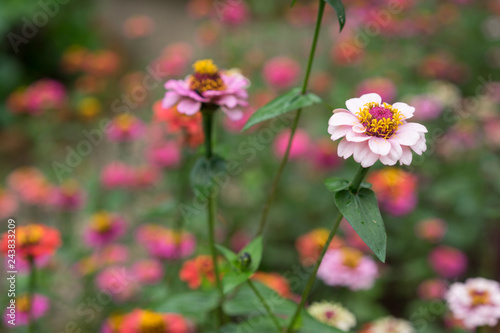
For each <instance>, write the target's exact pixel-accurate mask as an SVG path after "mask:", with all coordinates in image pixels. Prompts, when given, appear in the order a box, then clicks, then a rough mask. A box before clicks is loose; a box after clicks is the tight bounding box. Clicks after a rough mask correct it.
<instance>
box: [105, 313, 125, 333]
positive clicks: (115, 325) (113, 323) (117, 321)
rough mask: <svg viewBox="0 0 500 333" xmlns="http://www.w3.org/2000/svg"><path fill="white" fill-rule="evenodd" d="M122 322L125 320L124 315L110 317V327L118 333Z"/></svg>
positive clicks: (114, 332)
mask: <svg viewBox="0 0 500 333" xmlns="http://www.w3.org/2000/svg"><path fill="white" fill-rule="evenodd" d="M122 322H123V316H122V315H112V316H111V317H109V319H108V324H109V328H111V332H113V333H118V332H119V329H120V326H121V324H122Z"/></svg>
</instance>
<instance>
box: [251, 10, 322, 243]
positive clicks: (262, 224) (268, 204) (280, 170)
mask: <svg viewBox="0 0 500 333" xmlns="http://www.w3.org/2000/svg"><path fill="white" fill-rule="evenodd" d="M325 4H326V3H325V1H324V0H319V9H318V17H317V19H316V28H315V30H314V37H313V41H312V45H311V51H310V53H309V59H308V61H307V69H306V75H305V77H304V82H303V83H302V90H301V93H302V94H305V93H306V91H307V85H308V83H309V76H310V75H311V69H312V64H313V61H314V54H315V53H316V46H317V45H318V37H319V32H320V29H321V21H322V20H323V13H324V12H325ZM301 114H302V108H300V109H298V110H297V113H296V114H295V118H294V119H293V123H292V126H291V128H290V129H291V130H290V138H289V139H288V144H287V147H286V151H285V154H284V155H283V159H282V160H281V163H280V166H279V168H278V172H277V173H276V176H275V177H274V180H273V184H272V186H271V191H270V192H269V196H268V198H267V201H266V204H265V206H264V210H263V212H262V217H261V219H260V224H259V229H258V231H257V237H258V236H260V235H262V233H263V232H264V228H265V226H266V221H267V216H268V214H269V209H270V208H271V205H272V203H273V201H274V195H275V193H276V189H277V188H278V184H279V182H280V179H281V175H282V174H283V170H284V169H285V165H286V164H287V162H288V156H289V155H290V149H291V147H292V142H293V137H294V135H295V131H296V130H297V126H298V124H299V120H300V115H301Z"/></svg>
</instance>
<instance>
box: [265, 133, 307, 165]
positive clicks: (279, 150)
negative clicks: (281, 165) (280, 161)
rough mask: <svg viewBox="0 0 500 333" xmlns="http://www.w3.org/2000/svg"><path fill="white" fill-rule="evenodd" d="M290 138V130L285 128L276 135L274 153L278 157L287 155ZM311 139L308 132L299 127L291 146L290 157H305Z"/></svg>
mask: <svg viewBox="0 0 500 333" xmlns="http://www.w3.org/2000/svg"><path fill="white" fill-rule="evenodd" d="M288 140H290V130H289V129H287V130H284V131H283V132H281V133H280V134H278V135H277V136H276V139H275V140H274V153H275V155H276V156H278V157H280V158H281V157H283V155H285V151H286V148H287V146H288ZM310 146H311V139H310V138H309V135H308V134H307V132H305V131H303V130H301V129H297V131H296V132H295V135H294V136H293V140H292V146H291V147H290V154H289V156H288V157H289V158H290V159H297V158H300V157H304V156H305V155H306V154H307V153H308V152H309V149H310Z"/></svg>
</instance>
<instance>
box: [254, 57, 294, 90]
mask: <svg viewBox="0 0 500 333" xmlns="http://www.w3.org/2000/svg"><path fill="white" fill-rule="evenodd" d="M262 75H263V76H264V80H266V82H267V84H269V85H270V86H272V87H275V88H277V89H286V88H289V87H291V86H293V85H294V84H295V83H296V82H297V79H298V78H299V75H300V65H299V64H298V63H297V61H295V60H293V59H290V58H287V57H275V58H272V59H270V60H268V61H267V62H266V64H265V65H264V69H263V70H262Z"/></svg>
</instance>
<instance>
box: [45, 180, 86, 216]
mask: <svg viewBox="0 0 500 333" xmlns="http://www.w3.org/2000/svg"><path fill="white" fill-rule="evenodd" d="M50 202H51V204H52V205H53V206H54V207H56V208H58V209H60V210H63V211H74V210H78V209H79V208H81V207H82V206H83V205H84V203H85V193H84V191H83V190H82V189H81V188H80V185H79V184H78V182H76V181H75V180H74V179H69V180H66V181H64V182H63V183H62V184H61V186H59V187H54V188H53V189H52V193H51V198H50Z"/></svg>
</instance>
